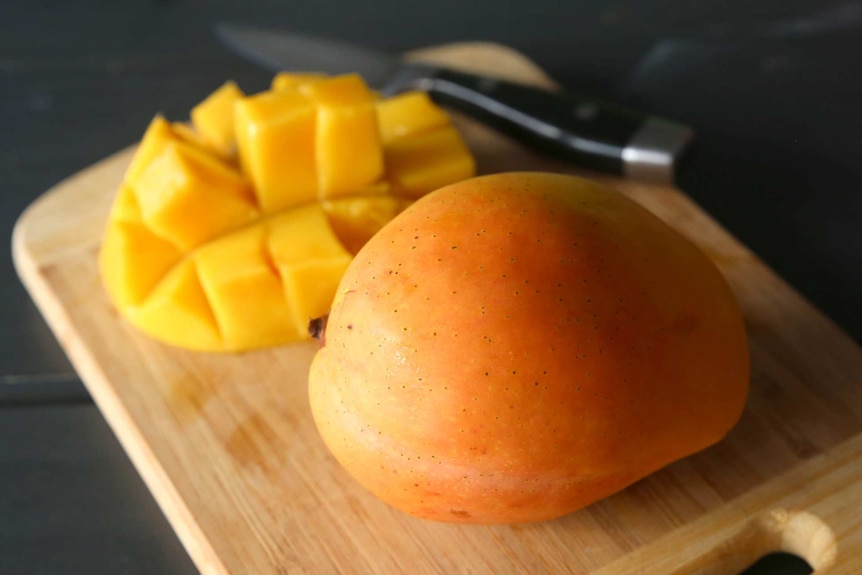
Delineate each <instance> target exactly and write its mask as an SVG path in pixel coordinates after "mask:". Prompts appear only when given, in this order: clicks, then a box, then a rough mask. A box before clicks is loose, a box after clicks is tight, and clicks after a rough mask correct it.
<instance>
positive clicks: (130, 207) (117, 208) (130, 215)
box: [110, 182, 143, 224]
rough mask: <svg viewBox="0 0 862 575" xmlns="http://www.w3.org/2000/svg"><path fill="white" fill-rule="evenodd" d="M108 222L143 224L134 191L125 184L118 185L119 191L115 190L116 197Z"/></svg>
mask: <svg viewBox="0 0 862 575" xmlns="http://www.w3.org/2000/svg"><path fill="white" fill-rule="evenodd" d="M110 221H112V222H114V221H120V222H135V223H139V224H140V223H143V218H142V216H141V206H140V205H138V199H137V198H136V197H135V190H133V189H132V187H131V186H130V185H128V184H127V183H125V182H123V183H121V184H120V189H119V190H117V195H116V196H115V197H114V202H113V203H112V204H111V212H110Z"/></svg>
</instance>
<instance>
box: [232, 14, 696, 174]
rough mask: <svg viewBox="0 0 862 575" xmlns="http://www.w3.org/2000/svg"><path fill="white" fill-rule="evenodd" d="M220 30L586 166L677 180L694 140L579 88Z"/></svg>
mask: <svg viewBox="0 0 862 575" xmlns="http://www.w3.org/2000/svg"><path fill="white" fill-rule="evenodd" d="M215 33H216V36H217V37H218V38H219V39H221V40H222V41H223V42H224V43H225V44H226V45H227V46H228V47H229V48H230V49H232V50H234V51H235V52H236V53H237V54H239V55H240V56H242V57H244V58H246V59H248V60H250V61H252V62H255V63H257V64H259V65H262V66H264V67H265V68H267V69H269V70H271V71H273V72H282V71H309V72H324V73H327V74H333V75H335V74H345V73H353V72H357V73H359V74H360V75H361V76H362V77H363V78H364V79H365V81H366V82H367V83H368V84H369V85H370V86H371V87H372V88H375V89H377V90H379V91H380V92H382V93H383V94H384V95H393V94H397V93H400V92H404V91H407V90H425V91H427V92H428V93H429V95H430V96H431V97H432V99H434V100H435V101H436V102H438V103H439V104H441V105H443V106H447V107H450V108H452V109H455V110H458V111H460V112H463V113H466V114H468V115H470V116H472V117H474V118H476V119H478V120H480V121H482V122H485V123H486V124H488V125H489V126H492V127H493V128H495V129H497V130H499V131H501V132H503V133H506V134H508V135H510V136H512V137H515V138H517V139H519V140H520V141H522V142H524V143H525V144H527V145H529V146H532V147H533V148H536V149H539V150H542V151H544V152H545V153H548V154H550V155H553V156H555V157H558V158H562V159H565V160H568V161H572V162H574V163H576V164H578V165H580V166H583V167H586V168H591V169H594V170H599V171H603V172H607V173H613V174H617V175H620V176H623V177H626V178H629V179H634V180H641V181H647V182H651V183H662V184H672V183H673V182H674V175H675V168H676V165H677V163H678V160H679V159H680V158H681V157H682V155H683V153H684V152H685V151H686V150H687V148H688V147H689V145H690V143H691V141H692V139H693V131H692V130H691V128H689V127H688V126H685V125H683V124H680V123H678V122H674V121H671V120H667V119H665V118H659V117H657V116H653V115H649V114H645V113H642V112H638V111H634V110H630V109H627V108H623V107H621V106H618V105H615V104H612V103H608V102H604V101H601V100H598V99H596V98H592V97H589V96H586V95H583V94H577V93H574V92H551V91H548V90H544V89H541V88H535V87H532V86H526V85H523V84H518V83H514V82H508V81H504V80H499V79H496V78H490V77H486V76H479V75H475V74H468V73H465V72H461V71H457V70H452V69H447V68H444V67H441V66H436V65H433V64H429V63H425V62H413V61H406V60H403V59H401V58H399V57H397V56H393V55H390V54H387V53H385V52H380V51H377V50H373V49H369V48H364V47H361V46H353V45H350V44H346V43H342V42H337V41H333V40H328V39H322V38H316V37H312V36H305V35H300V34H292V33H287V32H280V31H275V30H268V29H261V28H255V27H249V26H243V25H237V24H217V25H216V26H215Z"/></svg>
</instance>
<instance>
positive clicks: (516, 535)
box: [13, 44, 862, 575]
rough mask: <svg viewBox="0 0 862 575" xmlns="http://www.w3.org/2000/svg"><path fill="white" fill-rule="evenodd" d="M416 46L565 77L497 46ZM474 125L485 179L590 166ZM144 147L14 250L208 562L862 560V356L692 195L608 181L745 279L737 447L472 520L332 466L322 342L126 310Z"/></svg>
mask: <svg viewBox="0 0 862 575" xmlns="http://www.w3.org/2000/svg"><path fill="white" fill-rule="evenodd" d="M416 56H418V57H422V58H426V59H433V60H436V61H439V62H445V63H448V64H450V65H454V66H460V67H462V68H465V69H471V70H476V71H480V72H485V73H490V74H497V75H500V76H505V77H508V78H510V79H515V80H521V81H524V82H532V83H536V84H540V85H546V86H550V85H551V82H550V80H549V79H548V78H547V77H546V76H545V75H544V74H543V73H542V72H541V71H540V70H539V69H538V68H536V67H535V65H533V64H532V63H530V62H529V61H527V60H526V59H525V58H524V57H523V56H521V55H519V54H517V53H515V52H512V51H511V50H509V49H506V48H503V47H500V46H496V45H488V44H459V45H452V46H446V47H442V48H435V49H431V50H426V51H423V52H420V53H418V54H416ZM202 96H203V95H202ZM155 112H156V110H154V113H155ZM459 125H460V127H461V128H462V129H463V132H464V134H465V137H466V138H467V140H468V142H469V143H470V145H471V147H472V149H473V150H474V151H475V153H476V156H477V160H478V165H479V168H480V171H481V172H483V173H487V172H496V171H506V170H516V169H542V170H553V171H558V172H573V173H574V172H577V170H575V169H574V168H572V167H571V166H567V165H563V164H558V163H553V162H551V161H549V160H547V159H544V158H542V157H540V156H538V155H535V154H533V153H531V152H529V151H527V150H525V149H524V148H522V147H521V146H520V145H519V144H517V143H515V142H513V141H510V140H508V139H505V138H503V137H501V136H499V135H497V134H495V133H493V132H491V131H489V130H488V129H486V128H484V127H482V126H479V125H476V124H474V123H471V122H468V121H466V120H464V119H462V118H459ZM143 128H144V126H141V130H142V131H143ZM131 153H132V150H125V151H123V152H120V153H118V154H117V155H114V156H112V157H110V158H108V159H106V160H104V161H102V162H100V163H98V164H96V165H95V166H93V167H91V168H89V169H87V170H85V171H83V172H81V173H80V174H78V175H76V176H74V177H72V178H70V179H69V180H67V181H65V182H63V183H61V184H60V185H58V186H57V187H56V188H54V189H53V190H50V191H49V192H47V193H46V194H45V195H44V196H43V197H42V198H40V199H39V200H38V201H36V202H35V203H34V204H33V205H32V206H31V207H30V208H29V209H28V210H27V211H26V212H25V213H24V214H23V215H22V216H21V219H20V220H19V222H18V224H17V227H16V229H15V232H14V238H13V244H14V246H13V250H14V257H15V262H16V266H17V269H18V273H19V275H20V276H21V279H22V280H23V282H24V284H25V285H26V286H27V288H28V289H29V291H30V293H31V295H32V297H33V299H34V300H35V301H36V303H37V305H38V306H39V308H40V309H41V311H42V313H43V314H44V316H45V319H46V320H47V322H48V323H49V324H50V326H51V328H52V329H53V331H54V333H55V334H56V336H57V338H58V339H59V341H60V343H61V345H62V346H63V348H64V349H65V350H66V352H67V353H68V355H69V357H70V358H71V360H72V362H73V364H74V365H75V367H76V369H77V370H78V372H79V374H80V376H81V378H82V379H83V380H84V382H85V383H86V385H87V386H88V388H89V390H90V392H91V394H92V396H93V398H94V399H95V401H96V403H97V404H98V406H99V407H100V409H101V410H102V412H103V413H104V416H105V418H106V419H107V420H108V422H109V424H110V425H111V427H112V428H113V430H114V432H115V433H116V434H117V436H118V437H119V439H120V441H121V442H122V444H123V446H124V447H125V449H126V450H127V452H128V454H129V456H130V457H131V459H132V461H133V462H134V464H135V466H136V467H137V469H138V471H139V472H140V473H141V475H142V476H143V478H144V480H145V481H146V483H147V485H148V486H149V488H150V490H151V491H152V493H153V495H154V497H155V498H156V500H157V501H158V502H159V504H160V505H161V507H162V509H163V510H164V513H165V514H166V515H167V517H168V519H169V520H170V522H171V524H172V525H173V527H174V528H175V530H176V532H177V533H178V534H179V537H180V538H181V539H182V541H183V543H184V544H185V546H186V548H187V549H188V551H189V553H190V555H191V557H192V558H193V560H194V561H195V563H196V564H197V566H198V567H199V569H200V570H201V572H202V573H204V574H207V575H209V574H225V573H233V574H246V573H254V574H274V573H288V572H289V573H302V572H308V573H329V572H357V573H369V572H380V573H400V572H402V571H404V570H406V569H410V570H411V572H414V573H417V574H418V573H458V572H469V573H595V574H603V575H610V574H629V573H650V574H652V573H655V574H661V575H667V574H682V573H715V574H729V573H738V572H739V571H740V570H741V569H743V568H744V567H746V566H747V565H749V564H751V563H753V562H754V561H756V559H758V558H759V557H760V556H762V555H764V554H766V553H768V552H770V551H775V550H786V551H790V552H793V553H797V554H799V555H801V556H802V557H804V558H805V559H807V560H808V561H809V563H811V565H812V566H814V567H815V568H816V569H817V570H818V571H817V572H818V573H830V574H833V575H834V574H837V573H846V574H854V575H858V574H859V573H862V351H860V348H859V347H858V346H857V345H856V343H855V342H853V341H852V340H851V339H850V338H849V337H848V336H846V335H845V334H844V333H842V332H841V331H840V330H839V329H838V328H837V327H836V326H835V325H834V324H832V323H830V321H829V320H827V319H826V318H825V317H824V316H823V315H822V314H821V313H820V312H818V311H817V310H816V309H814V308H813V307H812V306H811V305H810V304H809V303H808V302H806V301H805V300H803V299H802V298H801V297H800V296H799V295H798V294H797V293H796V292H795V291H794V290H793V289H791V288H790V287H789V286H788V285H787V284H785V283H784V282H782V280H781V279H780V278H778V277H776V276H775V275H774V274H773V273H772V272H771V271H770V270H769V269H767V268H766V266H765V265H764V264H763V263H762V262H761V261H759V260H758V259H757V258H756V257H755V256H754V255H752V254H751V252H749V251H748V250H747V249H746V248H745V247H744V246H742V245H740V244H739V242H737V241H736V240H735V239H734V238H733V237H731V236H730V235H729V234H728V233H727V232H726V231H725V230H723V229H722V228H721V227H720V226H718V225H717V224H716V222H714V221H713V220H711V219H710V218H709V216H707V215H706V214H704V213H703V212H702V211H701V210H700V209H699V208H698V207H697V206H696V205H695V204H694V203H692V201H691V200H689V199H688V198H687V197H686V196H685V195H683V194H682V193H680V192H679V191H678V190H674V189H669V188H664V187H655V186H647V185H641V184H636V183H632V182H624V181H620V180H617V179H612V178H600V179H602V180H603V181H605V182H606V183H607V184H609V185H611V186H613V187H614V188H616V189H617V190H619V191H621V192H622V193H625V194H626V195H628V196H631V197H632V198H634V199H635V200H636V201H638V202H640V203H641V204H643V205H644V206H646V207H647V208H648V209H650V210H652V211H653V212H655V213H656V214H657V215H659V216H660V217H661V218H663V219H664V220H666V221H668V222H669V223H670V224H671V225H673V226H674V227H676V228H677V229H679V230H680V231H682V232H683V233H684V234H686V235H687V236H689V237H690V238H692V239H693V240H694V241H695V242H696V243H697V244H699V245H700V246H701V247H702V248H703V249H704V250H705V251H706V253H707V254H709V255H710V256H711V257H712V258H713V259H714V260H715V261H716V263H717V264H718V265H719V266H720V268H721V270H722V271H723V273H724V274H725V275H726V277H727V278H728V280H729V281H730V283H731V284H732V286H733V289H734V291H735V293H736V295H737V297H738V298H739V301H740V303H741V305H742V308H743V310H744V313H745V317H746V320H747V327H748V331H749V336H750V341H751V344H750V345H751V356H752V366H753V374H752V390H751V395H750V398H749V400H748V404H747V408H746V411H745V414H744V416H743V417H742V420H741V421H740V423H739V425H738V426H737V427H736V428H735V429H734V430H733V431H732V432H731V434H730V435H729V436H728V437H727V438H726V440H724V441H723V442H721V443H720V444H719V445H717V446H715V447H713V448H711V449H708V450H706V451H704V452H702V453H700V454H697V455H694V456H692V457H689V458H687V459H685V460H683V461H679V462H677V463H675V464H673V465H670V466H669V467H667V468H665V469H663V470H661V471H659V472H657V473H655V474H654V475H652V476H650V477H648V478H647V479H645V480H643V481H641V482H639V483H637V484H635V485H634V486H632V487H630V488H628V489H626V490H624V491H623V492H621V493H619V494H617V495H614V496H612V497H610V498H608V499H606V500H604V501H601V502H599V503H596V504H594V505H592V506H591V507H589V508H587V509H584V510H582V511H579V512H576V513H573V514H571V515H569V516H567V517H564V518H562V519H559V520H556V521H549V522H544V523H538V524H529V525H516V526H493V527H486V526H459V525H448V524H438V523H431V522H426V521H422V520H418V519H414V518H411V517H409V516H407V515H404V514H402V513H400V512H398V511H396V510H394V509H391V508H389V507H388V506H386V505H384V504H383V503H381V502H379V501H377V500H376V499H375V498H373V497H372V496H371V495H369V494H368V493H366V492H365V491H364V490H363V489H362V488H361V487H359V486H358V485H357V484H356V483H355V482H354V481H353V480H352V479H351V478H350V477H348V476H347V474H346V473H345V472H344V471H342V469H341V468H340V467H339V466H338V465H337V464H336V463H335V461H334V460H333V459H332V458H331V457H330V455H329V453H328V452H327V450H326V448H325V447H324V445H323V443H322V442H321V440H320V439H319V438H318V435H317V433H316V430H315V428H314V424H313V421H312V419H311V416H310V413H309V408H308V405H307V396H306V375H307V370H308V366H309V362H310V360H311V358H312V355H313V354H314V351H315V345H314V344H311V343H309V344H301V345H292V346H285V347H282V348H279V349H272V350H266V351H258V352H253V353H245V354H242V355H211V354H204V353H194V352H187V351H183V350H180V349H175V348H171V347H166V346H164V345H161V344H159V343H156V342H155V341H152V340H150V339H148V338H146V337H144V336H142V335H141V334H140V333H138V332H137V331H135V329H133V328H131V327H130V326H128V325H127V324H126V323H124V322H123V321H121V320H120V318H119V317H118V316H117V313H116V312H115V311H114V309H113V307H112V306H111V304H110V302H109V301H108V299H107V297H106V295H105V293H104V291H103V290H102V287H101V284H100V281H99V277H98V272H97V265H96V257H97V252H98V249H99V244H100V240H101V234H102V230H103V227H104V224H105V220H106V216H107V213H108V207H109V204H110V201H111V199H112V197H113V195H114V193H115V190H116V189H117V184H118V183H119V182H120V180H121V177H122V174H123V171H124V169H125V167H126V165H127V164H128V162H129V160H130V157H131ZM588 175H590V174H588Z"/></svg>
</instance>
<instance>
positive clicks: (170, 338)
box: [125, 258, 224, 351]
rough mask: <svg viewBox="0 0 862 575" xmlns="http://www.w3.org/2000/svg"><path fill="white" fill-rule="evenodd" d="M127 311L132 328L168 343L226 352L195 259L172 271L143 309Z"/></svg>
mask: <svg viewBox="0 0 862 575" xmlns="http://www.w3.org/2000/svg"><path fill="white" fill-rule="evenodd" d="M125 311H126V317H128V319H129V321H130V322H131V323H132V325H134V326H136V327H137V328H138V329H140V330H142V331H143V332H144V333H146V334H148V335H150V336H151V337H153V338H155V339H157V340H159V341H162V342H164V343H168V344H171V345H178V346H182V347H185V348H189V349H194V350H198V351H220V350H222V349H223V348H224V344H223V342H222V337H221V334H220V333H219V328H218V325H217V324H216V320H215V316H214V315H213V312H212V309H211V308H210V303H209V300H208V299H207V297H206V295H205V294H204V291H203V289H202V287H201V284H200V281H199V279H198V271H197V268H196V267H195V262H194V260H192V259H188V258H187V259H185V260H183V261H182V262H180V263H179V264H178V265H176V266H175V267H174V268H172V269H171V270H170V271H169V272H168V273H167V274H166V275H165V277H164V278H163V279H162V281H161V282H159V284H158V285H157V286H156V288H155V289H154V290H153V291H152V293H151V294H150V295H149V297H148V298H147V299H146V300H145V301H144V302H143V303H142V304H141V305H140V306H138V307H132V308H128V309H126V310H125Z"/></svg>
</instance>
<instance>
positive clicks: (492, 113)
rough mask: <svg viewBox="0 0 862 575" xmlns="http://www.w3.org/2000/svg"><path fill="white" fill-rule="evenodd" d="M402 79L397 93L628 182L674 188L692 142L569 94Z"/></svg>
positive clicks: (474, 81)
mask: <svg viewBox="0 0 862 575" xmlns="http://www.w3.org/2000/svg"><path fill="white" fill-rule="evenodd" d="M399 76H400V77H397V78H396V79H394V80H395V83H396V84H398V86H397V89H398V90H403V89H407V88H414V89H420V90H425V91H427V92H428V93H429V94H430V95H431V97H432V98H433V99H434V100H435V101H437V102H438V103H440V104H441V105H444V106H448V107H450V108H453V109H455V110H458V111H461V112H464V113H466V114H468V115H470V116H472V117H474V118H476V119H478V120H480V121H482V122H484V123H486V124H488V125H490V126H492V127H494V128H496V129H497V130H499V131H501V132H503V133H506V134H509V135H510V136H513V137H515V138H517V139H518V140H520V141H522V142H524V143H525V144H528V145H530V146H532V147H534V148H537V149H540V150H543V151H545V152H546V153H549V154H551V155H554V156H556V157H560V158H563V159H566V160H571V161H573V162H575V163H577V164H579V165H581V166H584V167H588V168H592V169H596V170H601V171H603V172H610V173H614V174H619V175H622V176H626V177H629V178H633V179H640V180H649V181H653V182H660V183H672V182H673V178H674V162H675V161H676V159H677V157H678V156H679V155H680V153H681V152H682V151H683V150H684V149H685V147H686V146H687V145H688V143H689V141H690V140H691V138H692V132H691V130H690V129H689V128H687V127H686V126H683V125H681V124H677V123H674V122H670V121H668V120H663V119H660V118H657V117H654V116H648V115H645V114H641V113H639V112H635V111H632V110H628V109H626V108H623V107H620V106H616V105H613V104H609V103H607V102H602V101H599V100H596V99H594V98H589V97H586V96H581V95H578V94H573V93H571V92H550V91H548V90H543V89H540V88H534V87H530V86H526V85H523V84H517V83H514V82H508V81H504V80H498V79H493V78H488V77H482V76H476V75H473V74H467V73H464V72H459V71H455V70H449V69H440V68H436V67H433V66H427V65H423V64H411V65H409V66H407V67H406V69H404V71H403V73H402V74H400V75H399ZM391 87H393V86H391V85H390V88H391Z"/></svg>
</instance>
